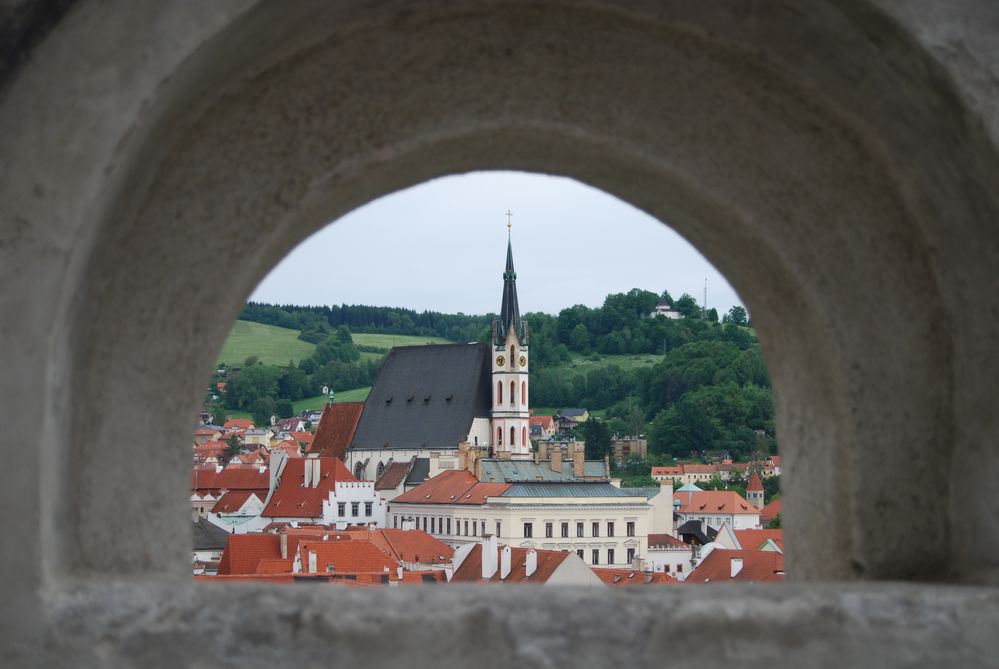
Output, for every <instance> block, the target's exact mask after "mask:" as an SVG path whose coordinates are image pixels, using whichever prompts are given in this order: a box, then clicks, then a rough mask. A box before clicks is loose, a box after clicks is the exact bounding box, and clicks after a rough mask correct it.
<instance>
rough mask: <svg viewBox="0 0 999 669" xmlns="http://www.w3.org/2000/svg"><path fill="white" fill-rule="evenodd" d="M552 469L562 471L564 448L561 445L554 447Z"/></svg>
mask: <svg viewBox="0 0 999 669" xmlns="http://www.w3.org/2000/svg"><path fill="white" fill-rule="evenodd" d="M552 471H553V472H561V471H562V449H561V448H560V447H555V448H553V449H552Z"/></svg>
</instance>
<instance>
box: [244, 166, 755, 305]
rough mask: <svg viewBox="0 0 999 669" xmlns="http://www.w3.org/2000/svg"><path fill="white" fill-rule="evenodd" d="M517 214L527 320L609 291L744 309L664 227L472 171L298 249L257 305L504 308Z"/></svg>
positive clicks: (611, 203)
mask: <svg viewBox="0 0 999 669" xmlns="http://www.w3.org/2000/svg"><path fill="white" fill-rule="evenodd" d="M507 210H510V211H512V212H513V218H512V222H513V228H512V235H513V258H514V263H515V265H516V269H517V293H518V296H519V298H520V309H521V312H522V313H526V312H529V311H545V312H548V313H551V314H557V313H558V312H559V311H560V310H561V309H564V308H565V307H568V306H572V305H574V304H585V305H587V306H590V307H596V306H599V305H601V304H602V303H603V300H604V297H606V296H607V294H608V293H619V292H626V291H628V290H630V289H632V288H643V289H645V290H651V291H654V292H656V293H661V292H662V291H663V290H668V291H670V294H671V295H673V297H675V298H676V297H680V295H682V294H683V293H690V294H691V295H693V296H695V297H696V298H697V301H698V303H700V302H701V300H702V298H703V292H704V280H705V278H706V279H707V280H708V307H715V308H716V309H718V313H719V315H721V314H723V313H725V312H726V311H728V309H729V308H730V307H731V306H732V305H734V304H741V302H740V300H739V298H738V296H737V295H736V294H735V291H734V290H732V288H731V287H730V286H729V285H728V282H726V281H725V279H724V278H723V277H722V276H721V274H719V273H718V271H717V270H715V268H714V267H713V266H712V265H711V264H710V263H709V262H708V261H707V260H705V259H704V257H703V256H702V255H701V254H700V253H698V252H697V251H696V250H695V249H694V248H693V247H692V246H691V245H690V244H688V243H687V242H686V241H685V240H683V239H682V238H681V237H680V236H679V235H677V234H676V233H675V232H673V231H672V230H671V229H670V228H668V227H667V226H665V225H663V224H661V223H660V222H659V221H658V220H656V219H654V218H651V217H650V216H648V215H646V214H645V213H643V212H641V211H639V210H638V209H635V208H634V207H632V206H630V205H628V204H625V203H624V202H622V201H621V200H618V199H616V198H614V197H612V196H610V195H607V194H606V193H604V192H602V191H599V190H596V189H594V188H590V187H589V186H584V185H583V184H580V183H579V182H576V181H573V180H572V179H566V178H563V177H551V176H542V175H535V174H525V173H520V172H475V173H471V174H465V175H460V176H453V177H444V178H441V179H436V180H434V181H429V182H427V183H424V184H421V185H419V186H415V187H413V188H410V189H407V190H404V191H400V192H398V193H394V194H392V195H387V196H385V197H383V198H381V199H378V200H376V201H374V202H372V203H370V204H367V205H365V206H364V207H361V208H360V209H357V210H355V211H353V212H351V213H350V214H348V215H347V216H344V217H343V218H341V219H339V220H337V221H335V222H334V223H333V224H331V225H329V226H327V227H326V228H324V229H322V230H320V231H319V232H317V233H316V234H315V235H313V236H312V237H310V238H308V239H306V240H305V241H304V242H302V243H301V244H300V245H299V246H298V247H297V248H295V250H293V251H292V252H291V253H290V254H289V255H288V257H287V258H285V259H284V260H283V261H282V262H281V263H280V264H279V265H277V267H275V268H274V269H273V270H272V271H271V273H270V274H269V275H268V276H267V277H266V278H265V279H264V280H263V281H262V282H261V284H260V285H259V286H258V287H257V289H256V291H255V292H254V293H253V296H252V298H251V299H252V300H254V301H258V302H271V303H278V304H302V305H318V304H342V303H344V304H367V305H373V306H389V307H408V308H410V309H415V310H418V311H422V310H434V311H441V312H445V313H455V312H459V311H460V312H464V313H466V314H484V313H487V312H497V311H499V308H500V299H501V297H502V288H503V285H502V274H503V267H504V263H505V261H506V239H507V227H506V222H507V217H506V215H505V213H506V211H507Z"/></svg>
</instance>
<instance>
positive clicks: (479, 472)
mask: <svg viewBox="0 0 999 669" xmlns="http://www.w3.org/2000/svg"><path fill="white" fill-rule="evenodd" d="M472 475H473V476H475V478H476V480H479V481H481V480H482V458H480V457H479V456H478V455H476V456H475V471H474V472H472Z"/></svg>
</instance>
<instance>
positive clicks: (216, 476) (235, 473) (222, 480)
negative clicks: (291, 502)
mask: <svg viewBox="0 0 999 669" xmlns="http://www.w3.org/2000/svg"><path fill="white" fill-rule="evenodd" d="M268 488H270V474H268V472H267V470H266V469H265V470H264V471H262V472H261V471H260V468H259V467H256V466H252V465H243V466H240V465H229V466H228V467H226V468H224V469H223V470H222V471H216V469H215V467H195V468H194V469H193V470H191V490H260V489H268Z"/></svg>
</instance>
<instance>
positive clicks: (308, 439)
mask: <svg viewBox="0 0 999 669" xmlns="http://www.w3.org/2000/svg"><path fill="white" fill-rule="evenodd" d="M288 436H289V437H291V438H292V439H293V440H294V441H295V443H296V444H299V443H301V442H303V441H304V442H305V445H306V449H305V450H306V451H308V450H309V449H308V446H309V445H311V444H312V440H313V439H315V438H316V435H314V434H312V433H311V432H289V433H288Z"/></svg>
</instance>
